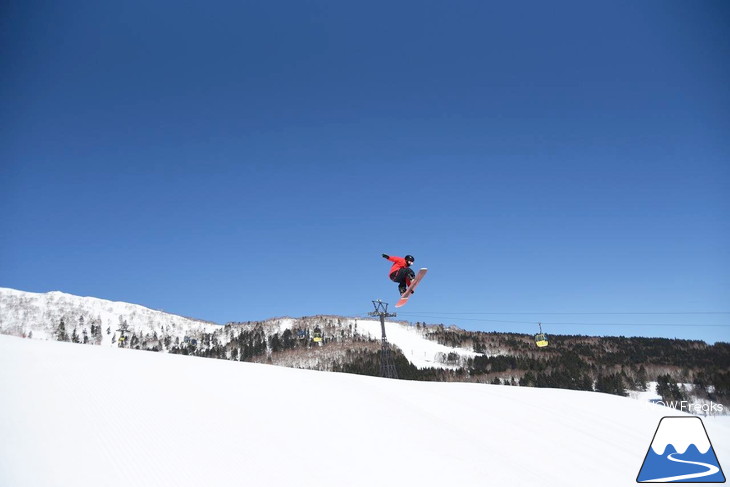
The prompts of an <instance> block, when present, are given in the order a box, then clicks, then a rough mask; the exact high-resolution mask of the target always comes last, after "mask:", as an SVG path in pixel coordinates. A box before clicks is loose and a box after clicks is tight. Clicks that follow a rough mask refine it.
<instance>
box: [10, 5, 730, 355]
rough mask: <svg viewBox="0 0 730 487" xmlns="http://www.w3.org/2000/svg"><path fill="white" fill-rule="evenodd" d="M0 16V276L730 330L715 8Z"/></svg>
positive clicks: (295, 9)
mask: <svg viewBox="0 0 730 487" xmlns="http://www.w3.org/2000/svg"><path fill="white" fill-rule="evenodd" d="M0 12H1V14H2V15H0V60H1V61H0V63H1V64H0V68H1V69H2V71H1V73H0V97H1V104H2V110H1V111H0V124H1V125H0V127H1V130H0V164H1V167H0V209H1V213H0V215H1V217H0V218H1V222H0V228H2V230H1V232H0V286H4V287H12V288H16V289H21V290H25V291H33V292H46V291H50V290H61V291H65V292H68V293H73V294H79V295H87V296H96V297H100V298H105V299H112V300H120V301H128V302H133V303H138V304H142V305H145V306H149V307H152V308H156V309H165V310H166V311H170V312H174V313H178V314H182V315H187V316H193V317H198V318H203V319H208V320H211V321H216V322H219V323H225V322H227V321H247V320H259V319H265V318H269V317H275V316H285V315H288V316H305V315H312V314H343V315H348V316H356V315H361V314H365V313H367V312H368V311H371V310H372V305H371V300H373V299H379V298H380V299H383V300H385V301H388V302H390V303H394V302H395V301H396V299H397V291H396V285H395V284H393V283H391V282H390V281H388V279H387V276H386V274H387V271H388V263H387V262H386V261H385V260H383V259H382V258H381V257H380V254H381V253H384V252H385V253H388V254H391V255H404V254H406V253H410V254H413V255H415V257H416V267H421V266H423V267H428V268H429V269H430V271H429V275H428V277H427V278H426V280H424V282H423V284H422V286H421V287H420V289H419V291H418V292H417V293H416V295H415V297H414V298H413V299H412V300H411V302H409V304H408V305H407V307H406V308H403V309H402V312H400V313H399V318H403V319H407V320H409V321H426V322H429V323H444V324H457V325H459V326H462V327H464V328H467V329H475V330H485V331H491V330H499V331H516V332H529V333H534V332H535V331H536V328H537V326H536V325H535V323H537V322H538V321H542V322H543V323H546V324H545V329H546V331H548V332H549V333H558V334H563V333H580V334H589V335H619V334H624V335H648V336H669V337H675V336H676V337H682V338H699V339H705V340H708V341H715V340H724V341H728V340H730V327H728V326H689V325H730V314H728V313H727V312H728V311H730V272H729V271H730V250H729V249H730V219H729V218H728V215H729V213H730V212H729V210H730V196H729V194H730V136H729V135H728V134H730V89H728V86H730V66H729V64H730V63H729V61H728V60H729V59H730V36H729V35H728V26H729V25H730V7H729V6H728V3H727V2H726V1H717V2H710V1H696V2H687V1H679V2H677V1H668V0H662V1H642V2H635V1H629V2H615V1H611V2H583V1H575V2H542V1H536V2H493V1H482V0H480V1H457V2H442V1H439V2H433V1H422V0H419V1H407V2H397V1H396V2H392V1H388V2H378V1H376V2H348V1H299V0H296V1H271V2H248V1H231V2H203V1H191V2H170V1H156V2H149V1H144V2H141V1H134V0H132V1H127V2H121V3H120V2H105V1H99V2H60V3H59V2H33V1H31V2H20V1H15V0H11V1H9V2H5V3H4V4H3V7H2V9H1V10H0ZM708 312H714V313H713V314H707V313H708ZM718 312H724V313H718ZM496 313H503V314H496ZM521 313H529V314H521ZM556 313H571V314H556ZM579 313H589V314H579ZM609 313H613V314H609ZM622 313H626V314H622ZM645 313H650V314H645ZM653 313H667V314H653ZM669 313H671V314H669ZM677 313H695V314H677ZM697 313H702V314H697ZM571 323H578V324H571ZM618 324H628V325H626V326H618ZM642 324H643V325H646V324H649V325H655V324H675V325H682V326H637V325H642ZM685 325H686V326H685Z"/></svg>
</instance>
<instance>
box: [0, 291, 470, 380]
mask: <svg viewBox="0 0 730 487" xmlns="http://www.w3.org/2000/svg"><path fill="white" fill-rule="evenodd" d="M81 317H84V319H85V327H86V328H88V327H89V324H90V323H91V320H95V321H96V322H97V324H100V325H101V326H102V328H103V330H104V331H103V333H102V335H101V336H102V341H101V345H103V346H117V342H116V341H115V339H116V338H117V337H118V335H117V334H116V333H117V331H118V329H119V328H120V325H121V323H126V324H127V326H128V329H129V332H130V333H137V334H138V335H147V334H149V335H152V334H155V333H156V334H157V335H158V336H164V335H168V336H175V337H177V338H179V339H180V340H182V339H184V338H185V337H186V336H191V337H197V338H199V337H200V336H201V335H202V334H203V333H211V334H216V337H217V339H218V340H219V342H220V343H222V344H226V343H227V342H228V340H229V338H230V337H228V336H226V334H225V333H224V331H225V330H224V327H223V326H220V325H217V324H214V323H210V322H206V321H202V320H195V319H191V318H185V317H182V316H177V315H173V314H169V313H166V312H164V311H159V310H152V309H149V308H146V307H144V306H139V305H136V304H130V303H123V302H116V301H108V300H104V299H99V298H94V297H82V296H74V295H72V294H66V293H62V292H59V291H52V292H49V293H44V294H41V293H30V292H25V291H19V290H15V289H9V288H0V333H5V334H9V335H16V336H29V334H30V333H31V332H32V337H33V338H36V339H43V340H53V339H55V330H56V327H57V326H58V324H59V322H60V321H61V319H62V318H63V319H64V320H65V323H66V328H67V329H68V333H69V334H70V333H71V331H70V330H71V329H72V328H74V327H76V328H79V330H78V332H79V333H81V330H80V329H81V328H82V327H81V326H78V323H79V320H80V318H81ZM303 320H306V321H307V324H308V325H311V327H312V328H313V327H314V326H322V327H324V326H325V325H326V324H330V325H332V326H335V324H338V325H336V326H341V327H343V328H347V329H350V327H352V328H353V329H354V327H355V325H357V330H358V333H359V334H360V335H362V336H365V337H369V338H371V339H373V340H378V341H379V340H380V338H381V327H380V321H379V320H369V319H364V320H363V319H354V318H344V317H337V316H319V317H311V318H301V319H294V318H289V317H282V318H272V319H270V320H267V321H265V322H263V324H264V325H265V326H264V328H265V333H266V334H267V336H271V335H273V334H274V333H283V332H284V331H285V330H291V329H292V328H294V327H295V326H297V325H301V324H302V321H303ZM241 326H255V324H254V325H241ZM107 331H108V332H107ZM386 333H387V337H388V341H389V342H390V343H391V344H393V345H395V346H397V347H399V348H400V349H401V350H402V351H403V353H404V355H405V356H406V357H407V358H408V360H409V361H411V363H413V364H414V365H415V366H416V367H418V368H426V367H438V368H452V369H455V368H458V367H459V366H461V365H463V364H464V363H465V361H466V360H467V359H468V358H472V357H474V356H476V355H478V354H477V353H475V352H474V351H473V350H468V349H464V348H453V347H447V346H445V345H440V344H438V343H436V342H434V341H431V340H429V339H428V338H427V337H426V330H425V328H420V329H419V328H417V327H415V326H411V325H408V324H406V323H400V322H386ZM450 353H453V354H456V355H457V356H458V359H457V360H456V361H455V362H453V363H448V362H447V357H448V356H449V354H450Z"/></svg>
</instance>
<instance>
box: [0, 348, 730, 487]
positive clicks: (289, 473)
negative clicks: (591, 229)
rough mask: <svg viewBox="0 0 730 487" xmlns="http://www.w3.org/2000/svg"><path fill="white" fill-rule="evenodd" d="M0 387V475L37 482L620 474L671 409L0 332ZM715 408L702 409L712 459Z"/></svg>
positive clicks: (284, 482)
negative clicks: (710, 414)
mask: <svg viewBox="0 0 730 487" xmlns="http://www.w3.org/2000/svg"><path fill="white" fill-rule="evenodd" d="M0 397H1V398H2V400H1V401H0V438H2V441H0V485H8V486H34V487H44V486H73V487H83V486H94V487H96V486H99V485H104V486H129V485H135V486H147V485H150V486H152V485H155V486H158V485H174V486H176V487H187V486H191V487H192V486H196V487H197V486H201V485H267V486H291V485H299V486H318V487H326V486H337V487H340V486H343V485H348V486H360V485H362V486H371V485H413V486H419V487H426V486H439V487H441V486H444V485H505V486H520V485H524V486H536V485H540V486H560V487H564V486H588V485H590V486H607V487H608V486H610V487H617V486H633V485H636V484H635V479H636V475H637V473H638V471H639V468H640V467H641V464H642V461H643V459H644V456H645V455H646V452H647V449H648V448H649V445H650V443H651V441H652V437H653V434H654V432H655V430H656V427H657V424H658V422H659V419H660V418H661V417H662V416H665V415H670V410H668V409H666V408H662V407H659V406H652V405H647V404H641V403H639V402H637V401H634V400H631V399H628V398H621V397H617V396H610V395H605V394H599V393H591V392H577V391H567V390H557V389H534V388H521V387H508V386H491V385H478V384H459V383H433V382H409V381H397V380H388V379H379V378H373V377H365V376H355V375H349V374H334V373H327V372H315V371H307V370H296V369H287V368H282V367H270V366H266V365H258V364H250V363H242V362H231V361H223V360H209V359H203V358H196V357H186V356H181V355H171V354H156V353H149V352H141V351H135V350H126V349H116V348H107V347H91V346H83V345H77V344H71V343H60V342H53V341H40V340H23V339H21V338H17V337H9V336H0ZM671 415H677V413H676V412H675V411H671ZM726 420H727V418H723V417H721V418H706V419H704V422H705V426H706V428H707V432H708V433H709V436H710V439H711V441H712V442H713V446H714V449H715V451H716V452H717V454H718V457H719V460H720V464H721V465H730V425H728V423H727V422H726Z"/></svg>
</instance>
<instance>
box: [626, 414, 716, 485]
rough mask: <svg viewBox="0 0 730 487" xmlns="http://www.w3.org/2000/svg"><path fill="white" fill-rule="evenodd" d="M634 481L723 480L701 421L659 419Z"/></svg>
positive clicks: (684, 417) (668, 417)
mask: <svg viewBox="0 0 730 487" xmlns="http://www.w3.org/2000/svg"><path fill="white" fill-rule="evenodd" d="M636 481H637V482H657V483H663V482H714V483H721V482H725V475H724V474H723V472H722V468H721V467H720V462H718V460H717V455H715V450H714V449H713V448H712V443H710V437H709V436H707V430H705V425H704V424H703V423H702V420H701V419H700V418H698V417H696V416H667V417H664V418H662V419H661V420H660V421H659V426H658V427H657V430H656V433H654V439H653V440H652V442H651V445H650V446H649V450H648V451H647V452H646V457H645V458H644V463H643V464H642V465H641V470H639V475H638V476H637V477H636Z"/></svg>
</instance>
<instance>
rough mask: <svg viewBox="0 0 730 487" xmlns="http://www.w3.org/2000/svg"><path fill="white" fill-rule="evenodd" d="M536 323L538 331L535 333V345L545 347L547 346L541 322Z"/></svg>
mask: <svg viewBox="0 0 730 487" xmlns="http://www.w3.org/2000/svg"><path fill="white" fill-rule="evenodd" d="M538 325H539V326H540V333H537V334H536V335H535V345H537V346H538V347H540V348H542V347H547V346H548V339H547V335H546V334H545V333H543V332H542V323H538Z"/></svg>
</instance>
